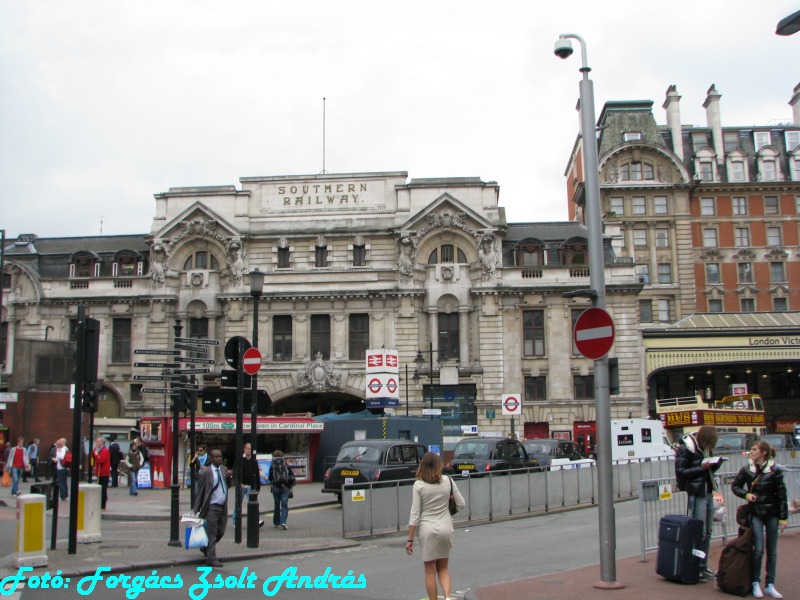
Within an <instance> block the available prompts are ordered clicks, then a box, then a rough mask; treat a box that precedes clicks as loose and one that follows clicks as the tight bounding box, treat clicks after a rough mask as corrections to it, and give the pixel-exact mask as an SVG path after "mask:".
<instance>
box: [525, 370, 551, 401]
mask: <svg viewBox="0 0 800 600" xmlns="http://www.w3.org/2000/svg"><path fill="white" fill-rule="evenodd" d="M525 400H526V401H527V402H537V401H542V400H547V377H545V376H541V377H526V378H525Z"/></svg>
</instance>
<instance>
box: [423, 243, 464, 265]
mask: <svg viewBox="0 0 800 600" xmlns="http://www.w3.org/2000/svg"><path fill="white" fill-rule="evenodd" d="M440 257H441V260H440ZM439 263H459V264H466V263H467V255H466V254H464V251H463V250H462V249H461V248H459V247H458V246H454V245H453V244H442V245H441V246H439V247H438V248H434V249H433V251H431V253H430V255H429V256H428V264H429V265H436V264H439Z"/></svg>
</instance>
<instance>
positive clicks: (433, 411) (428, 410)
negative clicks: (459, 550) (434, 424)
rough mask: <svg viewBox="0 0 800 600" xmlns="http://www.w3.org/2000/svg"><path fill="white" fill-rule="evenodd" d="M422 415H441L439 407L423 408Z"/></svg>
mask: <svg viewBox="0 0 800 600" xmlns="http://www.w3.org/2000/svg"><path fill="white" fill-rule="evenodd" d="M422 415H423V416H425V417H440V416H442V409H441V408H423V409H422Z"/></svg>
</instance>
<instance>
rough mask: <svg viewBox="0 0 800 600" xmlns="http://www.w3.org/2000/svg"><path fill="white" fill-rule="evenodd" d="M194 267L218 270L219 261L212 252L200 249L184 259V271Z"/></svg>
mask: <svg viewBox="0 0 800 600" xmlns="http://www.w3.org/2000/svg"><path fill="white" fill-rule="evenodd" d="M195 269H197V270H209V269H210V270H211V271H219V262H218V261H217V259H216V257H215V256H214V255H213V254H211V253H210V252H206V251H205V250H201V251H199V252H195V253H194V254H192V255H191V256H190V257H189V258H187V259H186V262H184V263H183V270H184V271H192V270H195Z"/></svg>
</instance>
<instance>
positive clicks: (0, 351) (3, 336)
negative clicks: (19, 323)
mask: <svg viewBox="0 0 800 600" xmlns="http://www.w3.org/2000/svg"><path fill="white" fill-rule="evenodd" d="M7 345H8V323H7V322H5V321H3V322H2V323H0V361H1V362H3V363H5V362H6V351H7V349H8V348H7Z"/></svg>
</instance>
